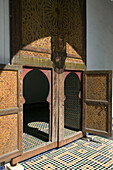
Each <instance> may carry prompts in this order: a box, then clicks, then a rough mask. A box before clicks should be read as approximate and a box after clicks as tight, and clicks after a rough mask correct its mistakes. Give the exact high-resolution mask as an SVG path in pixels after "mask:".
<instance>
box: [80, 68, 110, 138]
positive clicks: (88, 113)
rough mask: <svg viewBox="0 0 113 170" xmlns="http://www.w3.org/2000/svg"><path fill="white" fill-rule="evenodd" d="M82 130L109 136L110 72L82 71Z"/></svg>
mask: <svg viewBox="0 0 113 170" xmlns="http://www.w3.org/2000/svg"><path fill="white" fill-rule="evenodd" d="M83 132H89V133H92V134H97V135H103V136H111V134H112V133H111V132H112V72H111V71H84V73H83Z"/></svg>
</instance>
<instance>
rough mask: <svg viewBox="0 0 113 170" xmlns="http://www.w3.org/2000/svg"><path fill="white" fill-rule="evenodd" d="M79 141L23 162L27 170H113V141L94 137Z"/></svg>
mask: <svg viewBox="0 0 113 170" xmlns="http://www.w3.org/2000/svg"><path fill="white" fill-rule="evenodd" d="M93 139H94V141H89V142H87V141H85V140H82V139H78V140H76V141H74V142H72V143H69V144H67V145H65V146H63V147H61V148H58V149H53V150H50V151H48V152H45V153H42V154H39V155H37V156H35V157H33V158H30V159H28V160H25V161H23V162H21V164H22V165H23V166H24V168H25V170H29V169H30V170H36V169H39V170H45V169H51V170H82V169H83V170H85V169H87V170H88V169H90V170H113V140H110V139H106V138H103V137H100V136H93Z"/></svg>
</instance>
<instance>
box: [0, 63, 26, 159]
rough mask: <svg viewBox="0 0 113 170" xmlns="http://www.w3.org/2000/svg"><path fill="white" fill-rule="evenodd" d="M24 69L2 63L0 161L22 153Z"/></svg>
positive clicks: (0, 71) (0, 78)
mask: <svg viewBox="0 0 113 170" xmlns="http://www.w3.org/2000/svg"><path fill="white" fill-rule="evenodd" d="M22 135H23V113H22V69H21V66H14V65H13V66H12V65H0V162H3V161H5V160H8V159H11V158H13V157H16V156H18V155H21V154H22V143H23V140H22Z"/></svg>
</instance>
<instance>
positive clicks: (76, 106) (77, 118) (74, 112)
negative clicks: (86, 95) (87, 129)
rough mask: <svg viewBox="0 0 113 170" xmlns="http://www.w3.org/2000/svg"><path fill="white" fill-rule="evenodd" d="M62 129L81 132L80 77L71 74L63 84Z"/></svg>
mask: <svg viewBox="0 0 113 170" xmlns="http://www.w3.org/2000/svg"><path fill="white" fill-rule="evenodd" d="M64 95H65V101H64V127H65V128H68V129H70V130H75V131H79V130H81V82H80V77H79V76H78V75H77V74H76V73H75V72H71V73H69V74H67V76H66V78H65V82H64Z"/></svg>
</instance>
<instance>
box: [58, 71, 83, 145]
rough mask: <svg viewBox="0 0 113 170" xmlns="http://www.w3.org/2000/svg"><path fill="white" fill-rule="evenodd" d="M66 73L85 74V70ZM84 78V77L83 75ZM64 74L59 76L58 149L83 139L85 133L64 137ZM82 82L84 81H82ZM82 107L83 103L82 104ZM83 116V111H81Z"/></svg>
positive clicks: (80, 132)
mask: <svg viewBox="0 0 113 170" xmlns="http://www.w3.org/2000/svg"><path fill="white" fill-rule="evenodd" d="M65 71H69V72H81V73H83V70H77V69H74V68H73V69H65ZM81 78H82V75H81ZM64 81H65V79H64V72H63V73H61V74H60V75H59V81H58V83H59V93H58V94H59V95H58V98H59V105H58V108H59V116H58V147H61V146H63V145H65V144H68V143H69V142H72V141H74V140H76V139H79V138H82V137H83V133H82V131H78V133H77V134H73V135H71V136H67V137H64ZM81 82H82V80H81ZM81 107H82V102H81ZM81 116H82V111H81Z"/></svg>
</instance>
